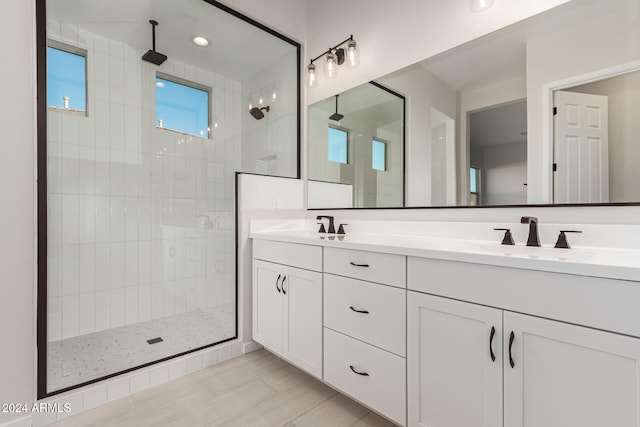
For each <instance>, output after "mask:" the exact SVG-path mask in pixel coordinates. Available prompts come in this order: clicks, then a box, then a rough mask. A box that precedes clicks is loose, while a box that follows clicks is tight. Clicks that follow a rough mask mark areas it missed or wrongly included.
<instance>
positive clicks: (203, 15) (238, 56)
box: [47, 0, 295, 80]
mask: <svg viewBox="0 0 640 427" xmlns="http://www.w3.org/2000/svg"><path fill="white" fill-rule="evenodd" d="M47 16H48V17H49V18H53V19H55V20H58V21H61V22H62V23H65V24H69V25H72V26H75V27H78V28H82V29H86V30H87V31H89V32H92V33H96V34H100V35H102V36H104V37H107V38H110V39H114V40H119V41H122V42H124V43H126V44H128V45H131V46H134V47H136V48H139V49H141V50H143V51H145V52H146V51H147V50H148V49H151V45H152V42H151V24H149V20H150V19H155V20H156V21H158V23H159V25H158V26H157V27H156V50H157V51H158V52H160V53H163V54H165V55H167V56H168V57H169V58H171V59H176V60H179V61H183V62H185V63H189V64H193V65H196V66H198V67H201V68H206V69H209V70H216V72H220V73H222V74H225V75H233V76H235V77H236V78H237V79H238V80H242V79H244V78H246V77H248V76H250V75H252V74H254V73H256V72H259V71H260V70H261V69H263V68H264V67H265V66H266V65H268V64H272V63H273V62H275V61H277V60H278V59H279V58H281V57H282V56H283V55H285V54H287V53H288V52H289V53H291V52H292V51H294V47H293V46H292V45H290V44H288V43H286V42H284V41H282V40H280V39H278V38H276V37H274V36H271V35H269V34H268V33H266V32H264V31H262V30H260V29H258V28H256V27H254V26H253V25H251V24H248V23H246V22H244V21H242V20H240V19H237V18H236V17H234V16H232V15H230V14H228V13H226V12H224V11H222V10H220V9H218V8H217V7H214V6H212V5H210V4H209V3H207V2H205V1H204V0H108V1H105V0H47ZM195 35H202V36H205V37H206V38H207V39H209V41H210V44H209V46H207V47H199V46H196V45H195V44H193V42H192V41H191V39H192V37H193V36H195ZM230 58H232V59H233V60H230ZM294 58H295V56H294Z"/></svg>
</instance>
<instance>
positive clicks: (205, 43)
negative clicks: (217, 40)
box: [191, 36, 209, 47]
mask: <svg viewBox="0 0 640 427" xmlns="http://www.w3.org/2000/svg"><path fill="white" fill-rule="evenodd" d="M191 41H193V43H194V44H196V45H198V46H203V47H204V46H209V40H207V39H206V37H202V36H194V37H193V39H191Z"/></svg>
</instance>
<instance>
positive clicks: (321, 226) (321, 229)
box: [318, 222, 327, 233]
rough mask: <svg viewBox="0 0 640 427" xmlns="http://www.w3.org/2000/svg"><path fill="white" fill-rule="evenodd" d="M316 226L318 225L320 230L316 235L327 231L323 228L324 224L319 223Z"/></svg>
mask: <svg viewBox="0 0 640 427" xmlns="http://www.w3.org/2000/svg"><path fill="white" fill-rule="evenodd" d="M318 224H319V225H320V230H318V233H326V232H327V230H326V229H325V228H324V223H323V222H319V223H318Z"/></svg>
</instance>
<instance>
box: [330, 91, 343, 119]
mask: <svg viewBox="0 0 640 427" xmlns="http://www.w3.org/2000/svg"><path fill="white" fill-rule="evenodd" d="M338 96H340V95H336V112H335V113H333V114H332V115H330V116H329V118H330V119H331V120H335V121H336V122H339V121H340V120H342V118H343V117H344V115H343V114H340V113H338Z"/></svg>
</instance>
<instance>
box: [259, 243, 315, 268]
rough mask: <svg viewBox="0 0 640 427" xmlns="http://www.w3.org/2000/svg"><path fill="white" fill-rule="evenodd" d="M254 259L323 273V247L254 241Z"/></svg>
mask: <svg viewBox="0 0 640 427" xmlns="http://www.w3.org/2000/svg"><path fill="white" fill-rule="evenodd" d="M253 258H255V259H260V260H263V261H270V262H275V263H278V264H284V265H290V266H293V267H298V268H304V269H306V270H314V271H322V247H321V246H313V245H300V244H297V243H286V242H275V241H271V240H260V239H254V240H253Z"/></svg>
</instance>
